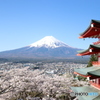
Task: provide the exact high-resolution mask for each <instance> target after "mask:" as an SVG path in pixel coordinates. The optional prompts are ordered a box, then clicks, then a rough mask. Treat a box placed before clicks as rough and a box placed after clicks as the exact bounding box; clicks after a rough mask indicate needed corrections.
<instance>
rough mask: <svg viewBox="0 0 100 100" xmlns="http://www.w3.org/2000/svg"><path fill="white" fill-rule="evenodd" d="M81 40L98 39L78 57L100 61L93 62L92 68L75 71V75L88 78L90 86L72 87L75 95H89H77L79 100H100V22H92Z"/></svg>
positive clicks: (81, 36) (81, 35)
mask: <svg viewBox="0 0 100 100" xmlns="http://www.w3.org/2000/svg"><path fill="white" fill-rule="evenodd" d="M79 38H98V41H97V42H95V43H93V44H91V45H90V46H89V47H88V49H87V50H83V51H80V52H79V53H78V54H77V55H78V56H84V55H93V54H94V55H97V57H98V61H93V62H92V65H93V66H91V67H86V68H80V69H74V74H77V75H80V76H82V77H86V78H87V79H88V80H89V83H90V86H83V87H71V89H72V91H73V92H75V93H80V94H81V93H88V95H87V96H86V95H84V94H83V95H77V98H78V100H100V21H98V20H91V23H90V25H89V27H88V28H87V29H86V30H85V31H84V32H83V33H82V34H80V37H79Z"/></svg>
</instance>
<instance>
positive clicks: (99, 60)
mask: <svg viewBox="0 0 100 100" xmlns="http://www.w3.org/2000/svg"><path fill="white" fill-rule="evenodd" d="M98 62H100V53H98Z"/></svg>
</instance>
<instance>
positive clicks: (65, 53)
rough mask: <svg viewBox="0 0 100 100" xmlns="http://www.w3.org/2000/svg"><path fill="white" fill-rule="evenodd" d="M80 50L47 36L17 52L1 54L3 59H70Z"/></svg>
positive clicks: (16, 50) (10, 51)
mask: <svg viewBox="0 0 100 100" xmlns="http://www.w3.org/2000/svg"><path fill="white" fill-rule="evenodd" d="M79 50H80V49H77V48H73V47H71V46H68V45H67V44H65V43H63V42H61V41H59V40H57V39H56V38H54V37H53V36H46V37H44V38H43V39H41V40H39V41H37V42H35V43H32V44H30V45H28V46H26V47H22V48H19V49H15V50H9V51H4V52H0V57H1V58H10V57H17V58H18V57H20V58H23V57H24V58H42V59H43V58H63V57H64V58H68V57H76V54H77V51H79Z"/></svg>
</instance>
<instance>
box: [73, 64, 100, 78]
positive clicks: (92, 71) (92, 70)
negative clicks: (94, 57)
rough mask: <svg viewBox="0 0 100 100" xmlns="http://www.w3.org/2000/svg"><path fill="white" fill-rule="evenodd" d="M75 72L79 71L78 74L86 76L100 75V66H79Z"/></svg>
mask: <svg viewBox="0 0 100 100" xmlns="http://www.w3.org/2000/svg"><path fill="white" fill-rule="evenodd" d="M74 72H77V73H78V74H81V75H85V76H88V75H95V76H100V67H95V66H92V67H86V68H77V69H74Z"/></svg>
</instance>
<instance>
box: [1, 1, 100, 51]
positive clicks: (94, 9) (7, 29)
mask: <svg viewBox="0 0 100 100" xmlns="http://www.w3.org/2000/svg"><path fill="white" fill-rule="evenodd" d="M91 19H96V20H100V0H0V51H5V50H11V49H17V48H20V47H24V46H27V45H29V44H32V43H33V42H36V41H38V40H40V39H41V38H43V37H45V36H54V37H55V38H57V39H58V40H61V41H63V42H65V43H66V44H67V45H70V46H72V47H77V48H82V49H87V48H88V46H89V44H90V43H93V42H95V41H97V39H89V38H87V39H85V40H83V39H79V38H78V37H79V34H80V33H82V32H84V31H85V30H86V29H87V28H88V26H89V24H90V21H91Z"/></svg>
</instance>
